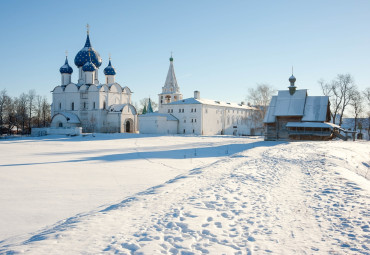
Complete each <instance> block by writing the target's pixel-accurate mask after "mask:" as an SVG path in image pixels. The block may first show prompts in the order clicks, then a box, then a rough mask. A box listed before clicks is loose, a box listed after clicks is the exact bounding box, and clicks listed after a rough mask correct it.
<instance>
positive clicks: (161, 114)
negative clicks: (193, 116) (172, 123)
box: [139, 112, 178, 121]
mask: <svg viewBox="0 0 370 255" xmlns="http://www.w3.org/2000/svg"><path fill="white" fill-rule="evenodd" d="M142 117H144V118H146V117H165V118H167V120H176V121H177V120H178V119H177V118H176V117H175V116H173V115H172V114H168V113H158V112H151V113H146V114H142V115H139V118H142Z"/></svg>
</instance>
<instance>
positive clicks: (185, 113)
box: [139, 56, 257, 135]
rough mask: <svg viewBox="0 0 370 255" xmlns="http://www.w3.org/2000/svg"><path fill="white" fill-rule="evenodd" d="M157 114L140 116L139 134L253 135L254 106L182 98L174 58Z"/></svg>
mask: <svg viewBox="0 0 370 255" xmlns="http://www.w3.org/2000/svg"><path fill="white" fill-rule="evenodd" d="M158 97H159V98H158V107H159V109H158V112H152V113H147V114H142V115H139V130H140V133H152V134H195V135H254V130H255V129H256V127H255V126H254V123H253V121H252V115H253V114H254V111H256V110H257V109H255V108H254V107H250V106H247V105H244V104H236V103H226V102H221V101H215V100H209V99H204V98H201V97H200V92H199V91H195V92H194V97H191V98H186V99H183V96H182V94H181V92H180V88H179V85H178V83H177V80H176V76H175V70H174V66H173V58H172V56H171V58H170V67H169V70H168V73H167V77H166V81H165V84H164V86H163V87H162V92H161V93H160V94H159V95H158Z"/></svg>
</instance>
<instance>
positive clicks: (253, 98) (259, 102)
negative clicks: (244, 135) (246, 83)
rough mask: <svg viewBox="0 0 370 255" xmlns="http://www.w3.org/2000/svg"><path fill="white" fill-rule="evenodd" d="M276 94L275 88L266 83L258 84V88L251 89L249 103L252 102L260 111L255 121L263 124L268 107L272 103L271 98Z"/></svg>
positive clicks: (248, 97) (249, 90) (248, 96)
mask: <svg viewBox="0 0 370 255" xmlns="http://www.w3.org/2000/svg"><path fill="white" fill-rule="evenodd" d="M275 93H276V91H275V90H274V89H273V87H272V86H271V85H269V84H266V83H259V84H257V86H256V88H249V89H248V95H247V98H246V99H247V101H248V102H251V103H252V105H253V106H255V107H256V108H257V109H258V111H257V112H256V115H255V116H253V117H254V121H256V122H261V123H262V121H263V119H264V117H265V115H266V112H267V108H268V105H269V103H270V100H271V97H272V96H273V95H274V94H275Z"/></svg>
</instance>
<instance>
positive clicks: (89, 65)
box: [82, 59, 96, 72]
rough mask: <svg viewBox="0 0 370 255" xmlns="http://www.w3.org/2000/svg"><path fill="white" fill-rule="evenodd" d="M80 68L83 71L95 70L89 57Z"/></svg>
mask: <svg viewBox="0 0 370 255" xmlns="http://www.w3.org/2000/svg"><path fill="white" fill-rule="evenodd" d="M82 70H83V71H84V72H94V71H95V70H96V67H95V65H94V63H93V62H92V61H91V59H90V60H89V61H88V62H86V63H85V64H84V66H83V67H82Z"/></svg>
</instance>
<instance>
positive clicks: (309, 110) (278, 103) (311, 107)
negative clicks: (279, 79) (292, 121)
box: [263, 89, 329, 123]
mask: <svg viewBox="0 0 370 255" xmlns="http://www.w3.org/2000/svg"><path fill="white" fill-rule="evenodd" d="M328 104H329V98H328V97H327V96H307V90H306V89H301V90H297V91H296V92H295V93H294V94H293V95H290V93H289V90H280V91H279V93H278V95H277V96H273V97H272V98H271V101H270V105H269V107H268V109H267V112H266V116H265V118H264V120H263V122H264V123H274V122H275V121H276V116H302V121H319V122H324V121H325V120H326V114H327V108H328Z"/></svg>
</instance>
